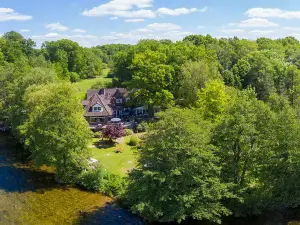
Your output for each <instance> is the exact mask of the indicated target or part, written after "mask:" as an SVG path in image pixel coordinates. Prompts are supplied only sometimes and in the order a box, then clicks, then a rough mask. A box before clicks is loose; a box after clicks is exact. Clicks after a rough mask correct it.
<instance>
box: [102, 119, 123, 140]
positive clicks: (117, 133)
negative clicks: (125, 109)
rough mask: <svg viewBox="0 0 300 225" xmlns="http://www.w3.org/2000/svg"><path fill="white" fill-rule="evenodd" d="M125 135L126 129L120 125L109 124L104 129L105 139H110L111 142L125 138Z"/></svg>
mask: <svg viewBox="0 0 300 225" xmlns="http://www.w3.org/2000/svg"><path fill="white" fill-rule="evenodd" d="M124 134H125V132H124V128H123V127H122V125H121V124H120V123H118V124H109V125H107V126H106V127H105V128H104V129H103V137H104V138H108V139H109V140H110V141H113V140H115V139H117V138H120V137H123V136H124Z"/></svg>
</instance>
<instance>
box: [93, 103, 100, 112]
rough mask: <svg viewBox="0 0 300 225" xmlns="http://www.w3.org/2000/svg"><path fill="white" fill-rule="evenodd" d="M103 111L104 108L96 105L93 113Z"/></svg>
mask: <svg viewBox="0 0 300 225" xmlns="http://www.w3.org/2000/svg"><path fill="white" fill-rule="evenodd" d="M101 111H102V108H101V106H100V105H98V104H97V105H94V106H93V112H101Z"/></svg>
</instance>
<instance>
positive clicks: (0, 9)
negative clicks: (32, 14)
mask: <svg viewBox="0 0 300 225" xmlns="http://www.w3.org/2000/svg"><path fill="white" fill-rule="evenodd" d="M13 12H14V10H13V9H10V8H0V13H13Z"/></svg>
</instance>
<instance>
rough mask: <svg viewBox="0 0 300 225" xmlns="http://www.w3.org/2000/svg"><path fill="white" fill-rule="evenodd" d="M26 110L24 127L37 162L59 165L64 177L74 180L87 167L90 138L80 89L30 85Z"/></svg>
mask: <svg viewBox="0 0 300 225" xmlns="http://www.w3.org/2000/svg"><path fill="white" fill-rule="evenodd" d="M25 110H26V112H27V113H28V119H27V120H26V121H25V122H24V123H23V124H22V125H21V126H20V129H21V131H22V133H23V134H24V136H25V143H26V146H27V148H28V149H29V150H30V151H31V153H32V158H33V160H34V162H35V163H36V164H37V165H42V164H46V165H49V166H54V167H56V171H57V176H58V177H59V178H60V179H61V180H63V181H68V182H72V180H73V179H74V178H75V176H76V175H77V174H78V172H80V171H81V170H82V169H83V168H84V167H85V164H86V160H85V159H86V158H87V144H88V142H89V140H90V131H89V128H88V125H87V122H86V121H85V119H84V117H83V111H82V107H81V105H80V101H79V99H78V98H77V97H76V90H75V89H74V88H73V86H72V85H71V84H65V83H60V84H49V85H44V86H38V87H32V88H29V89H28V90H27V91H26V94H25Z"/></svg>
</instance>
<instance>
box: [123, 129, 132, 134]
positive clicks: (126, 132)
mask: <svg viewBox="0 0 300 225" xmlns="http://www.w3.org/2000/svg"><path fill="white" fill-rule="evenodd" d="M124 135H125V136H130V135H133V131H132V130H130V129H125V130H124Z"/></svg>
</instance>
